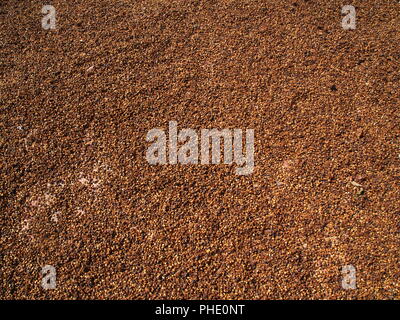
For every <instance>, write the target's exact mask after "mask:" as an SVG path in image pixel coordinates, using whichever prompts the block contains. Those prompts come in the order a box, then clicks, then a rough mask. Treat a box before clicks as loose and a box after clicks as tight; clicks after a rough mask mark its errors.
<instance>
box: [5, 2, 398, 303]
mask: <svg viewBox="0 0 400 320" xmlns="http://www.w3.org/2000/svg"><path fill="white" fill-rule="evenodd" d="M43 4H47V3H43V2H41V1H28V0H26V1H11V0H8V1H7V0H2V1H1V3H0V45H1V47H0V72H1V78H0V81H1V82H0V88H1V89H0V150H1V152H0V161H1V167H0V170H1V171H0V173H1V178H0V205H1V214H0V225H1V238H0V248H1V253H0V298H2V299H9V298H17V299H21V298H51V299H53V298H55V299H58V298H67V299H76V298H81V299H82V298H83V299H87V298H122V299H125V298H130V299H144V298H155V299H159V298H168V299H175V298H186V299H205V298H207V299H214V298H219V299H233V298H235V299H236V298H238V299H272V298H282V299H306V298H309V299H319V298H323V299H333V298H339V299H350V298H358V299H366V298H376V299H399V298H400V251H399V249H400V233H399V231H400V209H399V207H400V206H399V204H400V200H399V196H400V192H399V191H400V185H399V177H400V169H399V163H400V158H399V154H400V148H399V147H400V146H399V138H400V118H399V101H400V90H399V89H400V73H399V66H400V46H399V43H400V32H399V30H400V4H399V3H398V2H397V1H392V0H384V1H383V0H379V1H377V0H373V1H372V0H368V1H367V0H362V1H345V2H343V1H335V0H334V1H331V0H329V1H328V0H326V1H317V0H308V1H306V0H291V1H272V0H270V1H261V0H245V1H222V0H221V1H194V0H193V1H160V0H158V1H156V0H153V1H152V0H147V1H133V0H129V1H128V0H119V1H117V0H115V1H112V0H107V1H104V0H103V1H99V0H79V1H77V0H73V1H61V0H54V1H51V3H50V4H52V5H54V6H55V8H56V10H57V29H56V30H54V31H45V30H43V29H42V28H41V18H42V16H43V15H42V13H41V8H42V5H43ZM346 4H352V5H354V6H355V7H356V9H357V29H356V30H353V31H346V30H343V29H342V27H341V20H342V16H341V12H340V11H341V7H342V6H343V5H346ZM170 120H175V121H177V122H178V126H179V127H180V128H183V127H188V128H194V129H200V128H242V129H246V128H252V129H254V130H255V150H256V153H255V161H256V166H255V171H254V173H253V174H252V175H250V176H238V175H235V174H234V167H233V166H227V165H208V166H207V165H191V166H182V165H165V166H150V165H149V164H148V163H147V161H146V159H145V156H144V155H145V151H146V148H147V147H148V143H147V142H146V141H145V136H146V133H147V132H148V131H149V130H150V129H152V128H159V127H160V128H164V129H167V126H168V122H169V121H170ZM352 182H353V184H352ZM354 182H355V183H358V184H359V185H361V187H359V186H356V185H355V184H354ZM349 264H351V265H353V266H354V267H355V268H356V270H357V289H356V290H344V289H343V288H342V286H341V279H342V275H341V269H342V267H343V266H344V265H349ZM44 265H53V266H54V267H55V268H56V271H57V288H56V289H55V290H47V291H45V290H44V289H43V288H42V286H41V279H42V275H41V274H40V271H41V268H42V267H43V266H44Z"/></svg>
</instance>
